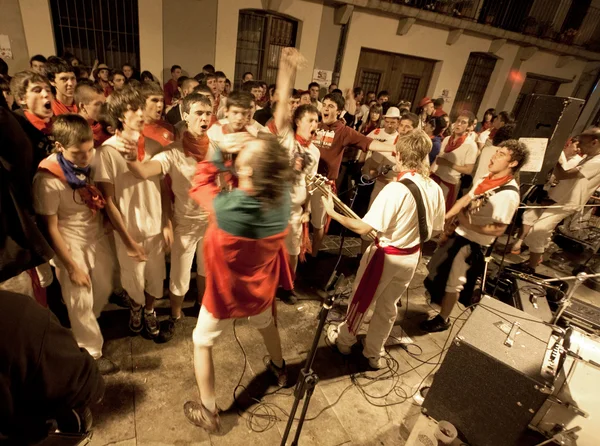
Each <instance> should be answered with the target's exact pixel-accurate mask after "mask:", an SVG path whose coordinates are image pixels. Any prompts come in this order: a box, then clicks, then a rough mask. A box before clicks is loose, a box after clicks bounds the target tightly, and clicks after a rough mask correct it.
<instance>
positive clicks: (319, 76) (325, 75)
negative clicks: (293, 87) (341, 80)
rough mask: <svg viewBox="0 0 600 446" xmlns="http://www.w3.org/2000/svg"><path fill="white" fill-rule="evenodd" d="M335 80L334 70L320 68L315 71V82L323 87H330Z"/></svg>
mask: <svg viewBox="0 0 600 446" xmlns="http://www.w3.org/2000/svg"><path fill="white" fill-rule="evenodd" d="M332 80H333V71H329V70H319V69H318V68H317V69H315V70H314V71H313V82H317V83H318V84H319V85H322V86H323V87H329V86H330V85H331V81H332Z"/></svg>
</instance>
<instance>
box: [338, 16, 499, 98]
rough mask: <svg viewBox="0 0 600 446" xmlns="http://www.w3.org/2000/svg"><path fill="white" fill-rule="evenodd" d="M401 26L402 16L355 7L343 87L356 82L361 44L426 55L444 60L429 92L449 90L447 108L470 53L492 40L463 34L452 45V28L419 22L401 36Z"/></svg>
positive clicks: (342, 79)
mask: <svg viewBox="0 0 600 446" xmlns="http://www.w3.org/2000/svg"><path fill="white" fill-rule="evenodd" d="M397 28H398V19H394V18H388V17H383V16H376V15H373V14H368V13H365V12H357V11H356V10H355V11H354V14H353V15H352V19H351V21H350V26H349V29H348V38H347V41H346V50H345V53H344V60H343V63H342V69H341V75H340V88H342V89H344V88H350V87H352V86H353V83H354V78H355V76H356V70H357V67H358V60H359V56H360V49H361V47H364V48H372V49H376V50H382V51H389V52H392V53H397V54H406V55H409V56H415V57H422V58H426V59H432V60H437V61H441V64H438V66H436V70H434V75H433V76H432V79H431V84H430V88H429V92H430V93H431V95H432V96H438V95H440V94H441V93H442V90H445V89H447V90H449V91H450V94H451V100H450V101H448V103H447V105H445V106H444V108H445V109H447V110H450V109H451V108H452V103H453V100H454V98H455V97H456V90H457V89H458V86H459V84H460V80H461V78H462V75H463V71H464V69H465V65H466V63H467V60H468V59H469V54H470V53H471V52H474V51H482V52H487V51H488V50H489V47H490V40H489V39H484V38H480V37H475V36H471V35H462V36H461V37H460V39H459V40H458V42H457V43H455V44H454V45H451V46H449V45H446V39H447V38H448V30H444V29H439V28H431V27H428V26H424V25H420V24H415V25H413V26H412V27H411V29H410V31H409V32H408V34H406V35H405V36H398V35H397V34H396V30H397Z"/></svg>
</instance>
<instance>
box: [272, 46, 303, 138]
mask: <svg viewBox="0 0 600 446" xmlns="http://www.w3.org/2000/svg"><path fill="white" fill-rule="evenodd" d="M303 61H304V58H303V57H302V55H301V54H300V53H299V52H298V50H296V49H295V48H284V49H283V50H282V51H281V57H280V59H279V72H278V73H277V87H276V90H275V96H276V98H277V108H276V109H275V114H274V116H273V119H274V120H275V126H276V127H277V131H278V132H282V131H283V130H284V129H287V128H288V127H289V126H290V120H291V117H290V107H289V102H290V90H291V89H292V85H293V83H294V79H296V71H297V69H298V66H299V65H300V64H301V63H302V62H303Z"/></svg>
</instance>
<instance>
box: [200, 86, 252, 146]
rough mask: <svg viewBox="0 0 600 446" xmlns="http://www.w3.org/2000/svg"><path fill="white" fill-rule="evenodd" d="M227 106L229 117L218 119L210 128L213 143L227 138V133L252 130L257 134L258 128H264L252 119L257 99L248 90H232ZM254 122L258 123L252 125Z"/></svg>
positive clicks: (210, 137)
mask: <svg viewBox="0 0 600 446" xmlns="http://www.w3.org/2000/svg"><path fill="white" fill-rule="evenodd" d="M225 107H226V108H225V114H226V116H227V117H226V118H225V119H221V120H220V121H217V122H216V123H215V125H213V126H212V127H210V129H209V130H208V138H209V139H210V142H211V143H213V144H219V143H220V142H222V141H223V140H225V139H227V135H229V134H232V133H239V132H247V131H248V130H250V131H253V134H254V135H256V132H257V131H258V130H263V129H264V127H262V126H261V125H260V124H258V123H257V122H256V121H254V120H253V119H252V113H253V110H254V107H255V99H254V96H252V94H250V93H248V92H247V91H239V90H236V91H232V92H231V94H230V95H229V96H228V97H227V100H226V106H225ZM252 122H255V123H256V124H254V125H251V123H252ZM258 126H260V127H258Z"/></svg>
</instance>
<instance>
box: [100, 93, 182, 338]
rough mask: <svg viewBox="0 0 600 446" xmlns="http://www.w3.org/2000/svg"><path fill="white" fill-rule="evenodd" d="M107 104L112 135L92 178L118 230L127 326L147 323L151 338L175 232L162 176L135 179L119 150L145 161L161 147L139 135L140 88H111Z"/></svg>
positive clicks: (156, 331)
mask: <svg viewBox="0 0 600 446" xmlns="http://www.w3.org/2000/svg"><path fill="white" fill-rule="evenodd" d="M106 104H107V113H108V114H109V115H110V117H111V120H112V121H113V122H114V123H115V125H116V127H117V128H116V134H115V136H113V137H112V138H109V139H108V140H107V141H106V142H105V143H104V144H103V145H102V147H100V149H99V159H98V160H97V164H98V166H97V169H96V172H95V175H94V180H95V181H96V182H97V183H98V184H99V186H100V189H101V190H102V193H103V195H104V198H105V199H106V212H107V214H108V216H109V218H110V221H111V223H112V225H113V227H114V228H115V230H116V231H117V233H118V235H119V236H118V237H115V243H116V247H117V258H118V259H119V265H120V268H121V282H122V285H123V288H124V289H125V291H127V294H129V296H130V298H131V302H130V318H129V328H130V330H131V331H132V332H134V333H139V332H140V331H141V330H142V328H145V330H146V333H147V334H148V336H149V337H152V338H155V337H156V336H158V334H159V324H158V320H157V319H156V313H155V312H154V300H155V299H156V298H158V297H161V296H162V295H163V281H164V279H165V276H166V271H165V251H166V250H168V249H169V248H170V245H171V241H172V237H173V235H172V233H171V232H170V226H169V224H168V223H169V222H168V221H167V220H166V219H165V220H163V212H162V200H161V185H160V179H159V178H158V177H153V178H150V179H148V180H142V179H139V178H137V177H136V176H135V175H134V174H133V173H132V172H131V171H130V170H129V168H128V167H127V161H126V160H125V158H124V156H123V155H122V154H121V153H120V152H119V149H121V148H123V147H125V148H131V147H133V148H134V151H135V154H136V155H137V160H138V161H140V162H148V161H149V160H150V159H151V158H152V157H153V156H154V155H156V154H157V153H159V152H161V151H162V147H161V145H160V144H159V143H158V142H156V141H154V140H153V139H151V138H146V137H144V136H143V134H142V131H143V128H144V112H143V108H144V105H145V101H144V98H143V97H142V96H141V95H140V93H139V92H137V91H135V90H133V89H130V88H126V89H124V90H121V91H115V92H113V93H112V94H111V95H110V97H109V98H108V99H107V102H106ZM144 305H145V308H142V306H144ZM142 313H143V321H142ZM142 325H143V326H142Z"/></svg>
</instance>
